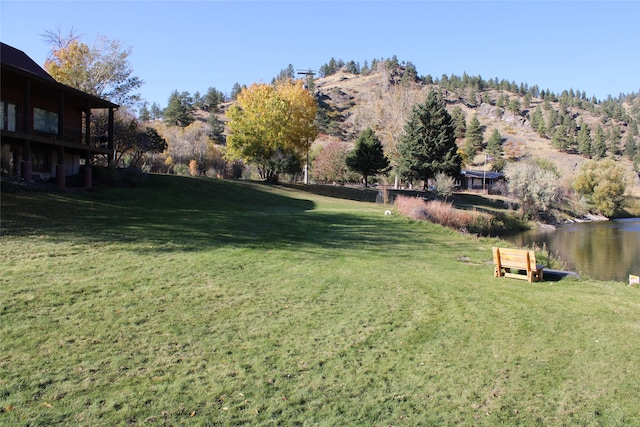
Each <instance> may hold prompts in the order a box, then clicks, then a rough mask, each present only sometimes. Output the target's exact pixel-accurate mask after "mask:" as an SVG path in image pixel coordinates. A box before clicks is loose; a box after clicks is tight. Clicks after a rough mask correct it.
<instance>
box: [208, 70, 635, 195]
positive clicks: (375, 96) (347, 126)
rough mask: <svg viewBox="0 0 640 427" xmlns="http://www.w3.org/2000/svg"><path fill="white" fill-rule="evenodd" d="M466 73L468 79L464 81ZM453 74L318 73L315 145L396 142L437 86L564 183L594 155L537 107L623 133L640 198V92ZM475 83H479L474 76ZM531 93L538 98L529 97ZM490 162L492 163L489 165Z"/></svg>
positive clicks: (472, 162) (476, 165) (479, 165)
mask: <svg viewBox="0 0 640 427" xmlns="http://www.w3.org/2000/svg"><path fill="white" fill-rule="evenodd" d="M443 77H445V76H443ZM467 77H468V76H465V79H466V78H467ZM453 79H454V76H452V77H451V79H448V80H447V81H446V82H445V81H442V79H440V80H438V81H433V80H432V79H427V80H425V79H424V78H422V79H413V80H411V81H410V82H407V81H405V80H403V68H402V67H397V68H396V69H392V70H388V69H387V68H385V67H384V66H380V67H378V71H376V72H371V73H368V74H366V75H363V74H353V73H349V72H345V71H337V72H336V73H334V74H332V75H329V76H326V77H322V78H317V79H315V80H313V82H312V89H313V91H314V93H315V95H316V97H317V99H318V100H319V103H320V107H321V113H322V114H321V120H320V134H319V136H318V139H317V140H316V141H315V142H314V144H315V145H318V144H324V143H326V142H327V141H329V140H330V139H332V138H338V139H341V140H345V141H354V140H355V139H356V138H357V135H358V134H359V132H360V131H361V130H362V129H364V128H365V127H371V128H373V129H374V130H375V131H376V133H377V134H378V137H379V138H380V139H381V140H382V142H383V143H384V144H385V147H392V146H393V145H394V144H395V142H396V141H397V140H398V139H399V137H400V135H401V134H402V128H403V126H404V124H405V123H406V120H407V118H408V115H409V113H410V111H411V107H412V106H413V105H415V104H416V103H418V102H422V101H423V100H424V99H425V96H426V94H427V93H428V92H429V91H431V90H439V91H441V92H442V94H443V96H444V99H445V101H446V104H447V109H448V111H449V112H450V113H453V111H454V109H459V110H461V111H462V113H463V115H464V117H465V121H466V123H467V124H468V123H469V121H470V120H471V119H472V117H473V116H474V115H477V117H478V119H479V121H480V123H481V125H482V129H483V134H484V141H485V144H486V142H487V141H488V139H489V137H490V135H491V133H492V132H493V131H494V129H497V130H498V131H499V132H500V135H501V136H502V138H503V146H505V147H507V148H508V149H507V150H506V152H505V157H506V158H507V159H511V160H522V159H528V158H530V159H536V158H541V159H546V160H548V161H550V162H552V163H553V164H555V166H556V168H557V170H558V171H559V172H560V174H561V181H562V184H563V186H564V187H565V188H569V187H570V183H571V181H572V179H573V176H574V174H575V172H576V170H577V169H578V168H579V166H580V165H581V164H582V163H583V162H584V161H586V160H588V157H586V156H584V155H581V154H579V153H578V151H577V148H576V144H575V130H574V135H573V136H568V138H569V139H571V138H573V145H572V146H571V147H569V148H565V149H564V150H560V149H558V148H554V147H553V145H552V138H551V137H550V136H549V135H545V134H541V132H539V130H538V129H535V128H534V124H533V113H534V111H535V110H536V108H538V107H539V108H540V109H541V110H542V112H543V116H544V120H545V121H547V123H548V121H549V120H550V116H551V115H554V114H555V115H556V116H558V117H560V116H564V118H565V119H566V117H569V118H570V119H571V120H572V121H573V123H574V127H575V126H576V125H579V124H581V123H585V124H587V125H588V126H589V128H590V129H591V138H592V139H593V138H594V134H595V129H596V128H597V126H598V125H599V126H600V127H602V129H603V131H604V135H605V137H606V136H608V135H609V133H610V132H612V131H613V130H617V132H618V133H619V138H618V140H619V145H618V147H617V154H615V155H613V154H612V153H611V148H612V147H611V143H610V142H609V141H607V144H608V145H609V146H610V147H609V151H608V154H607V156H608V157H613V158H615V159H616V161H618V162H619V163H620V164H622V165H623V166H624V167H625V168H626V169H627V170H628V176H629V181H630V182H632V183H633V186H632V187H631V188H630V192H631V194H632V195H635V196H638V197H640V178H639V175H638V172H637V171H635V170H634V165H633V162H632V161H631V160H630V159H629V158H628V157H627V156H625V155H624V148H625V142H626V138H627V135H628V133H631V134H632V135H634V142H635V145H636V147H639V148H640V137H639V136H638V135H639V134H640V129H638V128H639V127H640V126H639V124H640V97H638V96H637V95H633V96H630V97H627V99H625V100H623V101H619V100H613V101H612V100H611V99H609V100H607V101H604V102H594V101H595V100H587V99H585V96H584V94H583V95H582V96H581V95H580V94H579V93H578V94H573V93H571V94H567V93H565V92H566V91H565V92H563V94H561V95H558V94H550V93H549V92H548V91H547V93H544V91H537V90H536V91H531V90H528V88H526V89H527V90H526V91H524V92H525V94H524V95H523V90H522V89H523V88H522V85H520V87H517V86H516V85H515V83H507V84H506V85H505V84H504V82H499V83H498V82H495V83H494V84H491V85H486V82H485V84H484V85H485V86H486V87H481V88H478V86H482V82H481V84H480V85H478V83H477V82H475V83H473V84H468V83H467V84H465V83H464V82H463V80H462V79H460V78H458V79H460V81H454V82H453V83H452V80H453ZM428 80H431V81H428ZM471 80H472V81H473V78H471ZM491 83H493V82H491ZM495 86H499V87H498V88H496V87H495ZM503 86H504V88H503ZM526 92H528V93H529V95H526ZM532 92H533V93H536V95H537V96H531V93H532ZM543 96H544V98H543ZM505 100H506V103H505ZM501 101H503V102H502V103H501ZM515 101H517V104H519V105H520V106H521V107H520V108H519V109H518V112H517V113H516V112H514V110H515V109H514V108H510V107H509V103H513V102H515ZM230 104H231V102H230V103H225V105H223V106H222V107H223V110H222V112H221V114H220V119H221V120H222V121H224V120H226V118H225V117H224V110H225V109H226V108H227V107H228V106H229V105H230ZM501 104H502V105H501ZM525 106H526V107H525ZM552 110H553V111H552ZM547 133H548V134H550V133H552V132H550V131H548V132H547ZM458 144H459V145H460V147H461V148H462V147H463V146H464V138H460V139H459V140H458ZM613 148H614V149H616V147H613ZM491 166H492V165H491V163H490V162H489V163H488V164H487V165H486V168H490V167H491ZM466 167H468V168H472V169H483V168H485V153H484V152H482V151H480V152H479V153H478V154H477V155H476V157H475V158H474V159H469V161H468V164H467V165H466Z"/></svg>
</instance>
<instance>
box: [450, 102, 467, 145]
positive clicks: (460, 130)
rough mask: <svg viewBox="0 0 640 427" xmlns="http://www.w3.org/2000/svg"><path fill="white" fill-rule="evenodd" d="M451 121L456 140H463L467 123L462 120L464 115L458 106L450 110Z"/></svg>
mask: <svg viewBox="0 0 640 427" xmlns="http://www.w3.org/2000/svg"><path fill="white" fill-rule="evenodd" d="M451 119H452V120H453V126H454V127H455V135H456V139H462V138H464V135H465V132H466V130H467V121H466V120H465V118H464V113H463V112H462V108H461V107H460V106H459V105H456V106H455V107H453V110H451Z"/></svg>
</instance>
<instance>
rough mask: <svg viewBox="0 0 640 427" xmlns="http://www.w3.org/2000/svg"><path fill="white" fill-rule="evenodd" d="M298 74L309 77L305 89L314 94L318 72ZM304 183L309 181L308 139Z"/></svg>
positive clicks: (301, 72) (304, 71)
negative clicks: (312, 83) (314, 84)
mask: <svg viewBox="0 0 640 427" xmlns="http://www.w3.org/2000/svg"><path fill="white" fill-rule="evenodd" d="M298 74H299V75H303V76H305V78H306V79H307V83H306V88H305V89H307V90H308V91H309V92H311V95H313V90H312V89H311V82H312V81H313V76H314V75H315V74H316V72H315V71H314V70H312V69H308V70H298ZM304 183H305V184H308V183H309V141H307V161H306V163H305V165H304Z"/></svg>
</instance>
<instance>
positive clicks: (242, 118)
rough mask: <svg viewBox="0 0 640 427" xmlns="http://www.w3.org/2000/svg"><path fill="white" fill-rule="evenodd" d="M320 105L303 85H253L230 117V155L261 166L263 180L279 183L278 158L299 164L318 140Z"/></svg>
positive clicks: (228, 139) (242, 93)
mask: <svg viewBox="0 0 640 427" xmlns="http://www.w3.org/2000/svg"><path fill="white" fill-rule="evenodd" d="M316 111H317V104H316V102H315V99H314V98H313V96H312V95H311V94H310V93H309V91H307V90H305V89H304V88H303V87H302V82H301V81H296V82H294V81H285V82H279V83H278V84H276V85H267V84H253V85H251V86H250V87H249V88H248V89H246V90H243V91H242V92H241V93H240V94H239V95H238V100H237V104H236V105H234V106H232V107H231V108H230V109H229V111H228V113H227V116H228V117H229V130H230V135H229V137H228V138H227V142H228V154H229V156H230V157H232V158H241V159H243V160H245V161H246V162H248V163H251V164H254V165H255V166H257V168H258V171H259V173H260V176H261V177H262V178H263V179H266V180H269V181H277V179H278V173H279V172H280V171H279V170H277V168H274V164H277V162H273V161H272V159H273V158H274V156H285V157H286V156H289V155H293V156H296V157H297V158H298V159H299V160H301V159H302V157H303V155H304V154H305V153H306V152H307V150H308V149H309V145H310V143H311V141H313V139H315V136H316V128H315V125H314V119H315V115H316Z"/></svg>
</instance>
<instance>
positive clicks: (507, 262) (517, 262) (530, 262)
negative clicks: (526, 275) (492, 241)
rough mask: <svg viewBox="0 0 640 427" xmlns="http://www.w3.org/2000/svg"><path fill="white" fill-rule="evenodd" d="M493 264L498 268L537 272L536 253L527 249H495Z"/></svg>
mask: <svg viewBox="0 0 640 427" xmlns="http://www.w3.org/2000/svg"><path fill="white" fill-rule="evenodd" d="M493 262H494V263H495V264H496V265H497V266H501V267H506V268H517V269H520V270H527V271H535V270H536V254H535V252H534V251H529V250H525V249H507V248H493Z"/></svg>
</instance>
